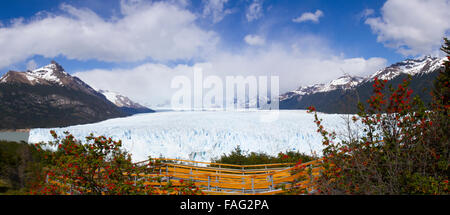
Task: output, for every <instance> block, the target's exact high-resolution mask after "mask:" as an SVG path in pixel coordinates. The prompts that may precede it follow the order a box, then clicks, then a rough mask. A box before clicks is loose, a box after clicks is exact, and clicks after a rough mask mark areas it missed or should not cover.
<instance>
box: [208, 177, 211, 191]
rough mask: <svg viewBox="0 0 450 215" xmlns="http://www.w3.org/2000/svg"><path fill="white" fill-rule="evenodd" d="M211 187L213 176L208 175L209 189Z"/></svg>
mask: <svg viewBox="0 0 450 215" xmlns="http://www.w3.org/2000/svg"><path fill="white" fill-rule="evenodd" d="M210 188H211V176H210V175H208V190H210Z"/></svg>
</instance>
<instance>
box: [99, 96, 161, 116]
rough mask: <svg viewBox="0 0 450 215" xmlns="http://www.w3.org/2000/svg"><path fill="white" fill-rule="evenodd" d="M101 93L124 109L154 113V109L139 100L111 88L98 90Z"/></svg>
mask: <svg viewBox="0 0 450 215" xmlns="http://www.w3.org/2000/svg"><path fill="white" fill-rule="evenodd" d="M98 92H99V93H101V94H103V95H104V96H105V97H106V98H107V99H108V100H109V101H110V102H112V103H113V104H115V105H117V106H118V107H120V108H121V109H122V110H123V111H125V112H127V113H130V114H135V113H152V112H154V111H153V110H151V109H149V108H147V107H145V106H142V105H140V104H139V103H137V102H134V101H132V100H131V99H130V98H128V97H126V96H123V95H121V94H119V93H117V92H112V91H109V90H98Z"/></svg>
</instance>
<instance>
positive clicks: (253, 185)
mask: <svg viewBox="0 0 450 215" xmlns="http://www.w3.org/2000/svg"><path fill="white" fill-rule="evenodd" d="M252 192H253V193H255V178H254V177H252Z"/></svg>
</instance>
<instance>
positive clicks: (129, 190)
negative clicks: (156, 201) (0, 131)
mask: <svg viewBox="0 0 450 215" xmlns="http://www.w3.org/2000/svg"><path fill="white" fill-rule="evenodd" d="M51 134H52V135H53V137H54V138H55V141H54V142H49V143H40V144H36V147H37V150H38V151H41V152H42V153H43V154H44V159H45V160H46V162H47V163H48V164H49V165H48V166H46V169H45V171H44V172H43V173H42V174H41V175H40V176H41V177H40V178H41V180H40V181H39V182H38V183H36V184H35V185H34V186H33V187H32V189H31V190H30V194H78V195H80V194H90V195H130V194H165V193H167V194H197V193H200V191H198V189H195V187H194V186H193V184H192V183H190V182H181V183H180V184H179V185H176V186H175V185H173V184H172V183H171V182H170V181H168V182H167V183H165V184H162V183H161V182H163V178H162V177H155V176H148V177H147V176H145V175H146V174H149V173H157V172H159V171H157V170H156V168H158V165H155V164H152V163H150V162H149V163H140V164H135V163H132V161H131V155H130V154H129V153H128V152H126V151H124V150H122V149H121V146H122V142H121V141H114V140H112V139H111V138H106V137H105V136H99V137H94V136H93V134H91V135H90V136H88V137H86V141H87V143H85V144H82V143H81V142H79V141H77V140H75V138H74V137H73V136H72V135H71V134H69V133H66V136H65V137H64V138H60V137H58V136H57V135H56V133H55V132H54V131H51ZM44 149H54V150H44ZM149 182H158V183H160V184H161V186H158V185H157V186H154V184H149Z"/></svg>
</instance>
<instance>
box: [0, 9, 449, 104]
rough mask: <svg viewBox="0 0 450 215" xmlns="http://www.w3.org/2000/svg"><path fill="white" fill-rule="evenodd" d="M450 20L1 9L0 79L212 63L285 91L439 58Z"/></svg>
mask: <svg viewBox="0 0 450 215" xmlns="http://www.w3.org/2000/svg"><path fill="white" fill-rule="evenodd" d="M405 3H407V4H405ZM449 11H450V2H449V1H448V0H432V1H431V0H430V1H427V0H386V1H375V0H334V1H329V0H302V1H292V0H290V1H288V0H211V1H206V0H169V1H161V2H159V1H145V0H45V1H44V0H15V1H1V2H0V47H3V51H2V53H0V75H3V74H4V73H5V72H7V71H8V70H22V71H23V70H26V69H27V68H34V67H40V66H43V65H45V64H47V63H48V62H49V61H50V60H52V59H55V60H56V61H57V62H59V63H60V64H61V65H63V67H64V68H65V69H66V70H67V71H68V72H69V73H72V74H76V75H78V76H79V77H81V78H82V79H83V80H85V81H86V82H88V83H89V84H92V85H95V84H93V83H99V82H101V80H102V78H101V77H102V75H99V74H103V76H104V75H105V74H108V75H110V76H116V77H117V79H121V77H123V76H125V75H130V74H134V75H136V74H137V73H139V72H141V73H144V72H142V71H141V70H143V68H144V67H151V68H153V67H152V66H162V67H164V68H163V69H162V70H164V69H167V70H168V71H169V72H168V73H170V71H178V70H179V69H180V68H187V69H188V70H189V68H191V67H193V66H195V65H200V64H210V65H212V69H211V70H214V71H211V72H210V73H211V74H220V75H227V74H243V75H263V74H269V73H270V74H272V73H273V71H274V70H277V73H276V74H277V75H280V79H281V82H282V83H281V84H282V85H283V86H285V87H286V89H289V88H293V87H295V86H298V85H303V84H311V83H314V82H319V81H328V80H330V79H332V78H336V77H337V76H339V75H342V74H341V73H342V71H345V72H346V73H350V74H352V75H360V76H364V75H367V74H370V73H373V72H375V71H376V69H379V68H381V67H384V66H386V65H389V64H391V63H395V62H397V61H400V60H403V59H405V58H408V57H419V56H422V55H440V53H439V46H440V44H441V43H442V41H441V40H442V37H443V36H448V35H449V30H450V24H449V22H448V20H450V12H449ZM115 46H117V47H115ZM272 59H273V62H271V60H272ZM258 61H260V62H258ZM227 62H229V63H230V64H233V65H234V67H230V66H229V65H226V63H227ZM252 62H253V64H252ZM261 62H264V63H266V64H267V65H265V66H260V65H259V64H261ZM264 63H263V64H264ZM277 64H278V65H277ZM322 64H323V65H322ZM274 65H276V66H274ZM289 65H290V67H289ZM293 67H295V68H293ZM177 68H178V69H177ZM241 68H242V69H241ZM244 68H245V71H244ZM266 68H268V69H267V70H266ZM274 68H275V69H274ZM278 68H279V69H278ZM153 69H154V68H153ZM269 69H272V70H269ZM150 70H151V69H150ZM235 70H239V72H240V73H239V72H234V73H233V72H230V73H228V71H235ZM256 70H258V71H256ZM259 70H265V71H259ZM278 70H279V71H278ZM374 70H375V71H374ZM138 71H139V72H138ZM133 72H134V73H133ZM141 73H139V74H141ZM146 74H148V75H149V76H156V74H154V73H152V72H151V71H149V72H147V73H146ZM158 76H164V74H159V73H158ZM137 77H138V76H137ZM283 80H287V81H283ZM291 80H294V81H291ZM106 84H107V83H106V82H105V83H104V84H98V85H99V86H96V87H99V88H100V87H102V88H104V87H105V86H107V85H106ZM148 84H149V85H152V84H153V83H148ZM121 85H123V86H122V87H117V88H115V90H118V91H124V89H125V88H128V87H127V83H126V82H123V83H121ZM128 85H129V84H128ZM130 93H132V92H130ZM138 97H139V96H138ZM141 99H143V97H142V98H141Z"/></svg>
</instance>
